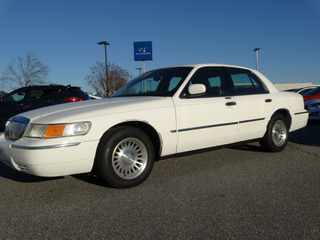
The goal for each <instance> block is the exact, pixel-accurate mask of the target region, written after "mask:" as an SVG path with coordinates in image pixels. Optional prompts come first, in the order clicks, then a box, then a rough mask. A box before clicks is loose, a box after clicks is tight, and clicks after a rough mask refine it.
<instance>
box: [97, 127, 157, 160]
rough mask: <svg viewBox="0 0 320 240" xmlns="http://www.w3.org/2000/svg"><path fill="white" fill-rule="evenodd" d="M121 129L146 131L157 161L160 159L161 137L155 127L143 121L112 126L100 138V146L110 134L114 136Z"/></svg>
mask: <svg viewBox="0 0 320 240" xmlns="http://www.w3.org/2000/svg"><path fill="white" fill-rule="evenodd" d="M121 127H135V128H138V129H140V130H142V131H144V132H145V133H146V134H147V135H148V136H149V137H150V139H151V141H152V144H153V146H154V150H155V153H156V154H155V155H156V156H155V157H156V159H158V158H159V157H160V154H161V150H162V148H161V142H162V141H161V137H160V135H159V134H158V132H157V131H156V130H155V128H154V127H153V126H151V125H150V124H148V123H146V122H142V121H127V122H122V123H119V124H116V125H114V126H112V127H111V128H109V129H108V130H107V131H106V132H105V133H104V134H103V135H102V137H101V138H100V142H99V145H100V143H101V142H103V141H104V140H105V139H108V138H109V136H110V134H112V132H113V131H115V129H116V128H121ZM98 149H99V147H98ZM98 149H97V150H98Z"/></svg>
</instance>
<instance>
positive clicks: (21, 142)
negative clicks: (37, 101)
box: [0, 64, 308, 188]
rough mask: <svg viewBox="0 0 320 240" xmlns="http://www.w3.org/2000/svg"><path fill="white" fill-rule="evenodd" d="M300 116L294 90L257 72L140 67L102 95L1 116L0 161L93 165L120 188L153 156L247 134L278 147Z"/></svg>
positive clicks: (63, 167)
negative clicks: (139, 71)
mask: <svg viewBox="0 0 320 240" xmlns="http://www.w3.org/2000/svg"><path fill="white" fill-rule="evenodd" d="M307 121H308V112H307V111H306V110H305V109H304V103H303V99H302V96H301V95H299V94H297V93H292V92H279V91H278V90H277V89H276V88H275V87H274V85H273V84H272V83H271V82H270V81H269V80H268V79H267V78H266V77H265V76H263V75H262V74H261V73H260V72H258V71H255V70H252V69H248V68H242V67H236V66H228V65H218V64H196V65H183V66H175V67H169V68H162V69H157V70H153V71H150V72H147V73H144V74H142V75H141V76H139V77H137V78H135V79H134V80H132V81H130V82H128V83H127V84H126V85H125V86H123V87H122V88H120V89H119V90H118V91H117V92H116V93H114V94H113V95H112V97H111V98H110V99H102V100H94V101H86V102H78V103H72V104H61V105H56V106H51V107H47V108H42V109H37V110H34V111H30V112H26V113H23V114H20V115H18V116H15V117H13V118H11V119H10V121H9V123H8V125H7V126H6V130H5V134H2V135H0V159H1V161H2V162H3V163H4V164H6V165H7V166H9V167H12V168H14V169H16V170H18V171H21V172H25V173H28V174H33V175H37V176H46V177H53V176H65V175H71V174H78V173H87V172H90V171H95V172H96V174H97V175H98V176H100V177H101V179H103V180H104V181H105V182H106V183H107V184H108V185H111V186H113V187H117V188H125V187H133V186H136V185H138V184H140V183H142V182H143V181H145V180H146V179H147V178H148V176H149V174H150V173H151V170H152V167H153V163H154V161H155V160H156V159H158V158H160V157H163V156H168V155H173V154H177V153H182V152H188V151H193V150H199V149H204V148H210V147H214V146H221V145H226V144H232V143H236V142H242V141H248V140H259V141H260V144H261V146H262V148H263V149H265V150H266V151H271V152H278V151H281V150H283V149H284V148H285V146H286V145H287V142H288V138H289V132H292V131H295V130H297V129H300V128H302V127H304V126H306V124H307Z"/></svg>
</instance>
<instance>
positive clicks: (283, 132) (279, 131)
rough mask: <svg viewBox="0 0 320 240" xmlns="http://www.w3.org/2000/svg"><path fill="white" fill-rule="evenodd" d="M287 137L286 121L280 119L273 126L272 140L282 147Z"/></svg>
mask: <svg viewBox="0 0 320 240" xmlns="http://www.w3.org/2000/svg"><path fill="white" fill-rule="evenodd" d="M286 139H287V127H286V125H285V123H284V122H283V121H281V120H278V121H276V122H275V123H274V125H273V128H272V140H273V143H274V144H275V145H276V146H277V147H281V146H282V145H283V144H284V143H285V141H286Z"/></svg>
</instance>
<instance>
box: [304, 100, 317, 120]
mask: <svg viewBox="0 0 320 240" xmlns="http://www.w3.org/2000/svg"><path fill="white" fill-rule="evenodd" d="M305 108H306V109H307V110H308V112H309V119H310V120H320V99H312V100H308V101H306V102H305Z"/></svg>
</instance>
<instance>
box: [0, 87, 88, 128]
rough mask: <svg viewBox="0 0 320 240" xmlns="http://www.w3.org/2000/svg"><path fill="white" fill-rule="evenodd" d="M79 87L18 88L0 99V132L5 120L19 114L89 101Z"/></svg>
mask: <svg viewBox="0 0 320 240" xmlns="http://www.w3.org/2000/svg"><path fill="white" fill-rule="evenodd" d="M89 99H90V97H89V96H88V95H87V94H86V93H85V92H83V91H82V90H81V89H80V88H79V87H72V86H70V85H68V86H63V85H46V86H30V87H23V88H19V89H17V90H15V91H13V92H11V93H8V94H7V95H5V96H3V97H1V98H0V132H3V131H4V127H5V124H6V122H7V120H8V119H9V118H11V117H13V116H15V115H17V114H19V113H22V112H26V111H30V110H33V109H36V108H41V107H46V106H50V105H55V104H61V103H68V102H77V101H83V100H89Z"/></svg>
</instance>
